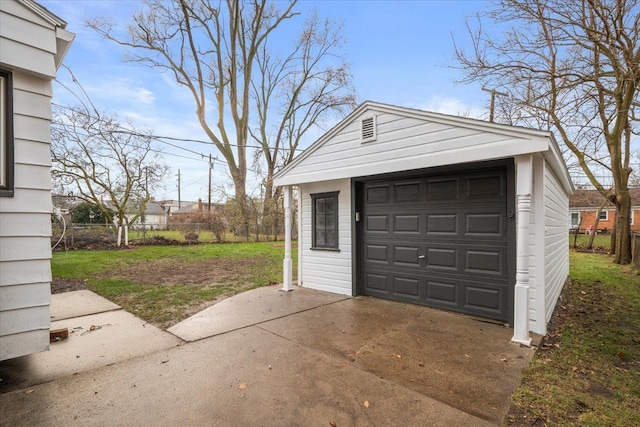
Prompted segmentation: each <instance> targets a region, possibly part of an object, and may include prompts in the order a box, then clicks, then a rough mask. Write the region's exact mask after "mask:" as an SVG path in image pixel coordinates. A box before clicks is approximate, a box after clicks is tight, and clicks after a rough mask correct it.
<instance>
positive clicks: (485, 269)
mask: <svg viewBox="0 0 640 427" xmlns="http://www.w3.org/2000/svg"><path fill="white" fill-rule="evenodd" d="M464 255H465V263H464V271H465V272H466V273H473V274H483V275H492V276H500V277H502V276H503V274H504V273H505V268H504V262H505V257H506V253H505V251H504V249H503V250H500V249H497V250H490V249H467V250H465V251H464Z"/></svg>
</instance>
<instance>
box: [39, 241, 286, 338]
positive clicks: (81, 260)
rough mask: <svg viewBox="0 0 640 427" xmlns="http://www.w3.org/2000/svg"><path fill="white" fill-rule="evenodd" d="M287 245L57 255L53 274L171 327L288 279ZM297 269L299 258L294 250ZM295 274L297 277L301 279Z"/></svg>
mask: <svg viewBox="0 0 640 427" xmlns="http://www.w3.org/2000/svg"><path fill="white" fill-rule="evenodd" d="M283 256H284V246H283V244H282V243H281V242H279V243H276V242H260V243H233V244H200V245H191V246H142V247H134V248H132V249H124V250H106V251H104V250H103V251H87V250H81V251H67V252H55V253H54V254H53V259H52V262H51V266H52V272H53V276H54V277H56V278H62V279H83V280H84V283H85V285H86V286H87V288H89V289H91V290H92V291H94V292H96V293H97V294H99V295H102V296H104V297H105V298H108V299H110V300H112V301H114V302H115V303H117V304H119V305H121V306H122V307H123V308H124V309H125V310H127V311H130V312H131V313H133V314H135V315H137V316H139V317H141V318H143V319H145V320H147V321H148V322H150V323H153V324H156V325H158V326H160V327H163V328H167V327H169V326H172V325H173V324H175V323H177V322H179V321H181V320H183V319H184V318H186V317H188V316H190V315H191V314H194V313H195V312H197V311H199V310H201V309H203V308H205V307H207V306H209V305H211V304H213V303H215V301H217V300H220V299H221V298H225V297H228V296H230V295H234V294H236V293H238V292H242V291H245V290H248V289H252V288H256V287H260V286H265V285H268V284H273V283H281V281H282V259H283ZM293 259H294V270H295V269H296V262H295V261H296V259H297V254H296V251H295V250H294V254H293ZM296 274H297V273H296V271H294V277H296Z"/></svg>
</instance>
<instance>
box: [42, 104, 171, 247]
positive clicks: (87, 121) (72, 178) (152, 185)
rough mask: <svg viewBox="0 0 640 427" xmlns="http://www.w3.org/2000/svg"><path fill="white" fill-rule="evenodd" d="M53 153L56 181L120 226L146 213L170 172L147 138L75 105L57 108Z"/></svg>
mask: <svg viewBox="0 0 640 427" xmlns="http://www.w3.org/2000/svg"><path fill="white" fill-rule="evenodd" d="M51 152H52V163H53V164H52V175H53V179H54V181H55V182H56V185H57V186H58V187H62V188H65V190H66V191H65V192H67V191H69V190H71V191H72V192H73V194H74V196H76V197H78V198H79V199H81V200H84V201H86V202H89V203H93V204H95V205H96V206H97V207H98V208H99V209H100V211H101V212H102V214H103V215H104V217H105V218H106V219H107V221H108V222H109V223H110V224H113V223H116V224H117V225H118V226H119V228H118V230H121V229H123V228H125V229H126V227H128V225H129V224H130V223H132V222H135V221H136V220H137V219H138V218H140V216H141V215H143V214H144V209H145V207H146V203H147V202H148V201H149V198H150V194H151V191H153V190H154V189H157V188H159V187H160V186H161V183H162V180H163V179H164V178H165V176H166V174H167V173H168V170H169V168H168V166H167V165H166V164H165V163H164V162H162V160H161V157H160V153H159V152H158V150H155V149H154V148H153V147H152V139H151V138H150V137H149V136H146V135H144V134H142V133H140V132H137V131H131V130H128V129H125V128H123V127H122V126H121V125H120V123H119V122H118V120H117V117H115V116H96V113H95V112H94V114H93V115H90V114H89V113H87V112H83V111H82V110H81V109H80V108H79V107H78V108H73V109H71V108H59V109H56V110H55V114H54V119H53V123H52V133H51ZM125 233H126V230H125ZM118 241H119V242H120V234H118ZM125 244H126V242H125Z"/></svg>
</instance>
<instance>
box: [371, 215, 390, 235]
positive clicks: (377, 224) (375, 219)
mask: <svg viewBox="0 0 640 427" xmlns="http://www.w3.org/2000/svg"><path fill="white" fill-rule="evenodd" d="M365 223H366V231H368V232H374V233H381V232H385V233H386V232H388V231H389V215H367V217H366V219H365Z"/></svg>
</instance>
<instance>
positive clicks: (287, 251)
mask: <svg viewBox="0 0 640 427" xmlns="http://www.w3.org/2000/svg"><path fill="white" fill-rule="evenodd" d="M291 226H292V224H291V186H290V185H286V186H285V187H284V261H283V262H282V288H281V289H280V290H281V291H292V290H293V282H292V276H293V263H292V261H291Z"/></svg>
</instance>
